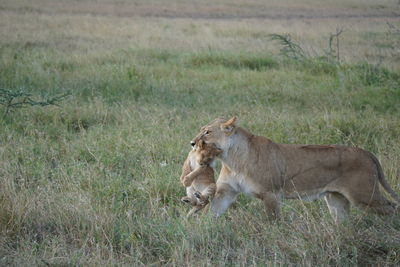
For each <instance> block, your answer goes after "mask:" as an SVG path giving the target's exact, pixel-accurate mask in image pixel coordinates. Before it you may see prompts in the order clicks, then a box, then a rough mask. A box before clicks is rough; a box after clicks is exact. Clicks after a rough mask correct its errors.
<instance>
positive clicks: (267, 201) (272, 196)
mask: <svg viewBox="0 0 400 267" xmlns="http://www.w3.org/2000/svg"><path fill="white" fill-rule="evenodd" d="M262 200H263V201H264V205H265V208H266V210H267V214H268V216H270V218H271V219H274V220H275V219H279V218H280V216H281V194H280V193H272V192H269V193H265V194H264V195H263V196H262Z"/></svg>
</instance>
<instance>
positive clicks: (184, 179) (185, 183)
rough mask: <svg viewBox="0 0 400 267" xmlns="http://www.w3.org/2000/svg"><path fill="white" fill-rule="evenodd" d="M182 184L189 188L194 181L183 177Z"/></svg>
mask: <svg viewBox="0 0 400 267" xmlns="http://www.w3.org/2000/svg"><path fill="white" fill-rule="evenodd" d="M182 183H183V185H184V186H186V187H188V186H190V185H191V184H192V181H191V180H190V179H189V177H187V176H185V177H183V180H182Z"/></svg>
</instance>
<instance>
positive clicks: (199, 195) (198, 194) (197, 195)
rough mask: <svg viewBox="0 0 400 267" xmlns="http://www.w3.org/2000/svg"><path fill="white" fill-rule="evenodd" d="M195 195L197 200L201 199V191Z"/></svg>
mask: <svg viewBox="0 0 400 267" xmlns="http://www.w3.org/2000/svg"><path fill="white" fill-rule="evenodd" d="M193 195H194V196H195V197H196V198H198V199H201V193H200V192H199V191H196V192H194V193H193Z"/></svg>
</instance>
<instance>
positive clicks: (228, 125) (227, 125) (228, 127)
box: [221, 117, 236, 133]
mask: <svg viewBox="0 0 400 267" xmlns="http://www.w3.org/2000/svg"><path fill="white" fill-rule="evenodd" d="M235 122H236V117H232V118H231V119H229V120H228V121H227V122H224V123H222V124H221V130H222V131H224V132H226V133H230V132H232V131H233V129H235V127H236V126H235Z"/></svg>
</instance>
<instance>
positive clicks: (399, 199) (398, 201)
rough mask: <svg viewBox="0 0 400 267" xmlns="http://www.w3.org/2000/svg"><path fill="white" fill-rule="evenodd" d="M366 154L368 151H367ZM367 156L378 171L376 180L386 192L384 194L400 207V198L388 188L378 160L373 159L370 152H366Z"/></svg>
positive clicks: (388, 185) (373, 156)
mask: <svg viewBox="0 0 400 267" xmlns="http://www.w3.org/2000/svg"><path fill="white" fill-rule="evenodd" d="M367 152H368V151H367ZM368 155H369V156H370V158H371V159H372V161H373V162H374V163H375V165H376V169H377V170H378V179H379V182H380V183H381V185H382V187H383V188H384V189H385V190H386V192H388V193H389V195H390V196H391V197H392V198H393V199H394V200H395V201H396V202H397V204H399V205H400V197H399V195H398V194H396V192H394V190H393V189H392V188H391V187H390V184H389V183H388V181H387V180H386V178H385V174H384V173H383V170H382V166H381V164H380V163H379V161H378V159H377V158H376V157H375V155H374V154H372V153H371V152H368Z"/></svg>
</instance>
